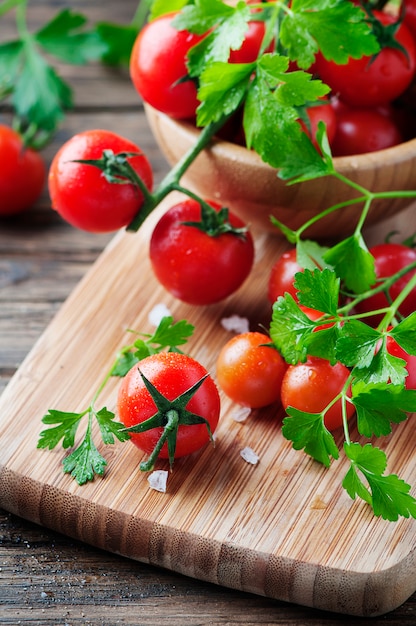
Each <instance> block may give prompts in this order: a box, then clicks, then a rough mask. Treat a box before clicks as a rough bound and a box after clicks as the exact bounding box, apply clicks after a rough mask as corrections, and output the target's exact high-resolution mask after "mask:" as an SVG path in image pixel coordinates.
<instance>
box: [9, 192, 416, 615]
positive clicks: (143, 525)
mask: <svg viewBox="0 0 416 626" xmlns="http://www.w3.org/2000/svg"><path fill="white" fill-rule="evenodd" d="M171 202H172V200H171V199H170V198H168V199H167V200H166V201H165V202H164V203H162V205H161V206H160V207H159V208H158V210H157V211H156V212H155V213H154V214H153V215H152V216H151V217H150V218H149V219H148V220H147V222H146V224H145V225H144V227H142V229H141V230H140V231H139V232H138V233H136V234H134V235H133V234H127V233H124V232H123V233H119V234H118V235H116V237H115V238H114V239H113V241H112V242H111V243H110V245H109V246H108V247H107V248H106V250H105V251H104V252H103V254H102V255H101V257H100V258H99V259H98V261H97V262H96V263H95V265H94V266H93V267H92V269H91V270H90V271H89V273H88V274H87V275H86V276H85V278H84V279H83V280H82V281H81V282H80V284H79V285H78V287H77V288H76V289H75V291H74V292H73V293H72V295H71V296H70V297H69V299H68V300H67V302H66V303H65V304H64V305H63V307H62V308H61V310H60V311H59V313H58V314H57V316H56V317H55V319H54V320H53V321H52V323H51V324H50V326H49V327H48V329H47V330H46V331H45V333H44V334H43V336H42V337H41V338H40V340H39V341H38V342H37V344H36V345H35V346H34V348H33V349H32V351H31V353H30V354H29V355H28V357H27V358H26V360H25V361H24V363H23V364H22V366H21V367H20V369H19V370H18V372H17V373H16V375H15V376H14V378H13V379H12V381H11V382H10V384H9V385H8V387H7V388H6V390H5V392H4V394H3V395H2V397H1V398H0V507H3V508H4V509H6V510H8V511H10V512H12V513H15V514H17V515H20V516H22V517H24V518H26V519H28V520H31V521H33V522H36V523H39V524H42V525H44V526H46V527H49V528H51V529H54V530H57V531H59V532H62V533H65V534H67V535H69V536H71V537H74V538H76V539H79V540H81V541H84V542H86V543H90V544H92V545H94V546H97V547H99V548H103V549H105V550H109V551H112V552H115V553H118V554H121V555H124V556H126V557H130V558H132V559H137V560H140V561H143V562H146V563H152V564H155V565H158V566H162V567H166V568H168V569H171V570H173V571H176V572H179V573H182V574H186V575H188V576H191V577H194V578H198V579H200V580H205V581H209V582H213V583H217V584H220V585H224V586H228V587H231V588H234V589H239V590H243V591H248V592H253V593H257V594H261V595H266V596H269V597H272V598H276V599H279V600H286V601H290V602H294V603H298V604H303V605H307V606H311V607H316V608H320V609H325V610H329V611H337V612H341V613H347V614H351V615H365V616H369V615H380V614H383V613H386V612H388V611H390V610H393V609H394V608H396V607H397V606H399V605H400V604H401V603H402V602H404V601H405V600H406V599H407V598H408V597H409V596H410V595H411V594H412V593H413V592H414V591H415V589H416V520H406V519H402V520H400V521H398V522H397V523H391V522H386V521H384V520H381V519H376V518H374V517H373V515H372V513H371V511H370V509H369V508H368V507H367V505H365V504H363V503H361V502H353V501H352V500H350V498H349V497H348V495H347V494H346V493H345V492H344V490H343V489H342V487H341V480H342V478H343V476H344V475H345V473H346V471H347V465H346V464H345V462H344V461H343V460H340V461H337V462H335V463H334V464H333V465H332V467H331V468H330V469H329V470H327V469H325V468H323V467H321V466H320V465H319V464H318V463H316V462H314V461H313V460H311V459H310V458H308V457H307V456H305V455H304V453H303V452H296V451H294V450H293V449H292V448H291V445H290V443H289V442H287V441H286V440H285V439H284V438H283V437H282V435H281V431H280V426H281V419H282V417H283V413H282V410H281V409H278V408H276V407H272V408H268V409H265V410H262V411H253V412H252V413H251V415H250V416H249V417H248V418H247V419H246V420H245V421H244V422H239V421H237V420H236V419H235V417H236V415H235V414H236V406H235V405H233V404H232V403H231V402H230V401H228V400H227V399H226V398H225V397H224V396H221V397H222V417H221V422H220V425H219V427H218V429H217V433H216V445H215V447H213V446H211V445H208V446H207V447H206V448H205V449H204V450H203V451H202V452H200V453H196V454H194V455H192V456H191V457H188V458H186V459H179V460H177V461H176V462H175V465H174V469H173V472H172V473H171V474H170V475H169V479H168V487H167V492H166V493H161V492H158V491H155V490H152V489H150V488H149V484H148V480H147V475H146V474H143V473H142V472H141V471H140V469H139V464H140V461H141V460H142V458H143V457H142V454H141V453H140V452H139V451H138V450H137V448H135V447H134V446H133V445H132V444H131V443H129V442H127V443H124V444H121V443H117V444H116V445H114V446H102V445H101V446H99V449H100V451H101V452H102V453H103V454H104V456H105V457H106V458H107V460H108V468H107V471H106V473H105V476H104V477H103V478H98V479H95V480H94V482H92V483H89V484H87V485H84V486H78V485H77V484H76V483H75V481H74V480H73V479H72V478H71V477H70V476H68V475H64V474H63V473H62V471H61V463H62V458H63V455H64V451H63V450H62V448H59V449H56V450H53V451H48V450H38V449H37V448H36V444H37V440H38V436H39V432H40V431H41V430H42V428H44V426H43V425H42V424H41V418H42V416H43V415H44V414H45V413H46V412H47V411H48V409H53V408H54V409H59V410H66V411H76V410H81V409H83V408H85V407H86V406H88V404H89V403H90V400H91V398H92V394H93V393H94V391H95V390H96V389H97V387H98V385H99V383H100V382H101V380H102V379H103V377H104V375H105V374H106V372H107V370H108V369H109V367H110V365H111V363H112V362H113V360H114V357H115V354H116V352H117V350H118V349H119V348H120V347H122V346H123V345H126V344H127V343H130V340H131V335H129V334H128V332H127V329H129V328H130V329H135V330H137V331H139V332H144V333H148V332H152V330H153V327H152V326H151V324H150V322H149V319H148V315H149V312H150V311H151V310H152V309H153V307H154V306H155V305H156V304H158V303H163V304H165V305H166V306H167V307H168V308H169V309H170V311H171V312H172V315H173V317H174V319H175V321H178V320H179V319H187V320H188V321H189V322H191V323H192V324H194V325H195V329H196V330H195V334H194V337H193V338H192V339H191V341H190V342H189V344H188V345H187V351H188V353H189V354H190V355H191V356H193V357H195V358H197V359H198V360H200V361H201V362H202V363H203V364H204V365H205V367H206V368H207V369H208V370H210V371H211V372H212V373H213V374H214V376H215V361H216V355H217V354H218V351H219V349H220V348H221V346H222V345H223V344H224V343H225V342H226V341H227V340H228V339H229V338H230V337H231V336H232V334H231V333H230V331H227V330H225V329H224V328H223V326H222V325H221V319H222V318H224V317H229V316H231V315H234V314H238V315H240V316H243V317H247V318H248V319H249V321H250V328H251V330H256V329H258V328H259V324H264V325H266V326H267V325H268V323H269V320H270V312H271V310H270V305H269V304H268V302H267V298H266V285H267V278H268V270H269V268H270V265H271V263H272V262H273V260H274V259H275V258H277V256H278V255H279V254H280V253H281V252H282V250H283V249H284V248H285V247H286V244H285V243H284V242H283V241H282V240H280V239H278V238H273V237H270V236H266V235H264V234H257V235H256V249H257V257H256V264H255V268H254V271H253V274H252V276H251V277H250V278H249V280H248V281H247V282H246V284H245V285H244V286H243V287H242V288H241V289H240V290H239V292H238V293H237V294H235V295H234V296H232V297H231V298H229V299H228V300H226V301H225V302H223V303H220V304H218V305H213V306H210V307H204V308H197V307H191V306H188V305H185V304H183V303H181V302H179V301H177V300H174V299H173V298H172V297H171V296H169V295H168V294H167V293H166V292H165V291H164V289H163V288H162V287H160V286H159V285H158V284H157V283H156V281H155V279H154V278H153V275H152V272H151V268H150V266H149V262H148V258H147V247H148V240H149V234H150V232H151V229H152V227H153V224H154V222H155V220H156V219H157V217H158V215H159V214H160V213H161V212H162V211H163V210H164V209H166V207H167V206H169V205H170V204H171ZM117 387H118V381H117V380H114V381H111V384H110V385H109V386H108V387H107V388H106V390H105V393H104V394H103V395H102V397H101V400H102V403H101V405H102V406H104V405H106V406H108V408H110V409H114V408H115V401H116V395H117ZM413 419H414V418H413ZM414 445H415V429H414V421H412V420H411V419H410V420H408V421H407V422H406V423H405V424H402V425H400V426H398V427H397V428H396V429H395V432H394V436H392V437H387V438H386V439H385V441H384V442H383V448H384V449H385V450H386V452H387V454H388V457H389V459H390V466H389V471H392V472H395V473H398V474H399V475H400V476H401V477H402V478H403V479H405V480H406V481H407V482H409V483H410V484H412V485H416V463H415V459H414ZM246 446H249V447H251V448H252V449H253V450H254V451H255V452H256V454H257V455H258V456H259V462H258V464H257V465H251V464H249V463H247V462H246V461H245V460H243V458H242V457H241V455H240V451H241V450H242V449H243V448H245V447H246ZM159 468H160V469H167V466H166V464H165V463H164V462H161V463H160V464H159Z"/></svg>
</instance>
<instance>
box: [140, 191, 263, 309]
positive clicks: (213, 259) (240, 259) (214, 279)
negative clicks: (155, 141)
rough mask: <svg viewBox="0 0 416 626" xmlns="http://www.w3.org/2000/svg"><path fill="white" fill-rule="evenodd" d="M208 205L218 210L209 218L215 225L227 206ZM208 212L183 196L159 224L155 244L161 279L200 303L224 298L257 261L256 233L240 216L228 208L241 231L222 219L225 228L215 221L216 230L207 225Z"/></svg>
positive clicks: (173, 290) (153, 253) (153, 254)
mask: <svg viewBox="0 0 416 626" xmlns="http://www.w3.org/2000/svg"><path fill="white" fill-rule="evenodd" d="M207 205H208V206H209V207H211V211H212V215H211V216H210V217H208V220H207V221H208V222H209V226H214V223H213V222H214V221H215V220H216V219H217V218H218V219H220V216H221V215H222V213H221V207H220V206H219V205H218V204H217V203H214V202H209V203H207ZM203 215H204V209H203V208H202V206H201V204H200V203H199V202H197V201H196V200H193V199H190V198H188V199H185V200H182V201H181V202H178V203H177V204H175V205H174V206H172V207H171V208H170V209H169V210H168V211H167V212H166V213H165V214H164V215H162V217H161V219H160V220H159V222H158V223H157V224H156V227H155V229H154V231H153V234H152V237H151V240H150V250H149V253H150V260H151V263H152V267H153V270H154V272H155V275H156V277H157V279H158V280H159V282H160V283H161V284H162V285H163V286H164V287H165V289H167V290H168V291H169V292H170V293H172V294H173V295H174V296H175V297H176V298H178V299H179V300H182V301H184V302H187V303H189V304H196V305H204V304H212V303H214V302H219V301H220V300H222V299H224V298H226V297H227V296H229V295H230V294H232V293H233V292H234V291H236V290H237V289H238V288H239V287H240V286H241V285H242V283H243V282H244V280H245V279H246V278H247V276H248V274H249V273H250V270H251V268H252V265H253V261H254V244H253V238H252V236H251V233H250V232H249V231H246V230H245V227H244V223H243V222H242V221H241V220H240V218H239V217H237V216H235V215H233V214H232V213H231V212H230V213H228V222H229V224H230V226H231V228H232V229H233V230H234V231H236V232H232V231H231V232H228V231H227V230H226V231H225V232H224V231H223V230H222V226H221V219H220V221H219V231H218V232H217V230H216V225H215V227H214V228H213V232H212V234H211V233H210V232H205V230H204V223H203V221H201V220H203ZM240 231H241V232H240Z"/></svg>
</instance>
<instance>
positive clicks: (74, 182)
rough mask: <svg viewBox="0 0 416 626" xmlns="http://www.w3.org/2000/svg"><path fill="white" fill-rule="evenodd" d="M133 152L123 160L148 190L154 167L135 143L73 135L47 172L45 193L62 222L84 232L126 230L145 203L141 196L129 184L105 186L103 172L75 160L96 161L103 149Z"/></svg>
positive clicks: (98, 133) (103, 133) (93, 133)
mask: <svg viewBox="0 0 416 626" xmlns="http://www.w3.org/2000/svg"><path fill="white" fill-rule="evenodd" d="M108 150H109V151H112V152H113V153H114V154H115V155H116V154H119V153H134V154H137V156H128V157H126V158H127V161H128V163H129V164H130V165H131V167H132V168H133V169H134V170H135V172H136V173H137V174H138V176H139V177H140V178H141V179H142V181H143V183H144V184H145V186H146V187H147V188H148V189H149V190H150V189H151V188H152V185H153V171H152V167H151V165H150V163H149V161H148V159H147V157H146V155H145V154H143V152H142V151H141V149H140V148H139V147H138V146H136V145H135V144H134V143H133V142H131V141H129V140H128V139H125V138H124V137H121V136H120V135H117V134H115V133H113V132H110V131H108V130H88V131H85V132H81V133H78V134H76V135H74V136H73V137H72V138H71V139H69V141H67V142H66V143H65V144H64V145H63V146H62V147H61V148H60V149H59V150H58V152H57V153H56V155H55V157H54V158H53V160H52V163H51V167H50V170H49V179H48V183H49V193H50V197H51V201H52V208H54V209H55V210H56V211H57V212H58V213H59V214H60V215H61V216H62V217H63V219H64V220H66V221H67V222H69V223H70V224H72V226H75V227H76V228H80V229H82V230H86V231H91V232H95V233H100V232H101V233H104V232H112V231H115V230H118V229H119V228H122V227H123V226H127V225H128V224H129V223H130V221H131V220H132V219H133V217H134V216H135V215H136V214H137V213H138V211H139V210H140V208H141V206H142V204H143V199H144V198H143V193H142V191H141V190H140V189H139V187H138V186H136V185H134V184H133V183H125V181H124V182H123V183H120V182H109V180H107V178H106V177H105V175H104V173H103V171H101V170H100V169H99V168H98V167H95V166H94V165H91V164H87V163H77V162H76V161H78V160H94V161H95V160H99V159H101V158H102V157H103V153H104V151H108Z"/></svg>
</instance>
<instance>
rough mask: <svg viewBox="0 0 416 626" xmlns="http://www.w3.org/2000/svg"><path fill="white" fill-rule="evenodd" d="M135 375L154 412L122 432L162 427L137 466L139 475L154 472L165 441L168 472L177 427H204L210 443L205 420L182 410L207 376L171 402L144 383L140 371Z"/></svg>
mask: <svg viewBox="0 0 416 626" xmlns="http://www.w3.org/2000/svg"><path fill="white" fill-rule="evenodd" d="M139 373H140V376H141V378H142V380H143V383H144V385H145V387H146V389H147V390H148V392H149V393H150V395H151V397H152V400H153V401H154V403H155V405H156V408H157V412H156V413H155V414H154V415H152V417H149V418H148V419H146V420H144V421H143V422H140V423H139V424H136V425H134V426H130V427H129V428H126V429H123V430H125V432H128V433H143V432H145V431H147V430H151V429H152V428H163V431H162V434H161V436H160V438H159V440H158V441H157V443H156V445H155V447H154V449H153V451H152V453H151V454H150V455H149V457H148V459H147V460H146V461H142V463H140V469H141V470H142V471H143V472H150V471H152V470H153V469H154V466H155V463H156V461H157V459H158V456H159V453H160V451H161V449H162V446H163V444H164V443H165V442H166V444H167V447H168V455H169V465H170V469H172V467H173V462H174V458H175V450H176V441H177V434H178V429H179V426H193V425H196V424H205V425H206V427H207V430H208V434H209V437H210V440H211V442H213V437H212V432H211V427H210V425H209V422H208V420H206V419H205V418H204V417H202V416H201V415H197V414H196V413H192V412H191V411H188V410H187V409H186V406H187V404H188V402H189V401H190V400H191V398H192V397H193V396H194V395H195V393H196V392H197V391H198V389H199V388H200V387H201V385H202V384H203V382H204V381H205V379H206V378H207V376H208V374H206V375H205V376H203V377H202V378H200V380H198V381H197V382H196V383H195V384H194V385H192V386H191V387H190V388H189V389H187V390H186V391H184V392H183V393H181V394H180V395H179V396H177V397H176V398H175V399H174V400H169V399H168V398H166V396H164V395H163V394H162V393H161V392H160V391H159V390H158V389H157V388H156V387H155V386H154V385H153V383H151V382H150V380H148V378H146V376H145V375H144V374H143V372H141V371H140V368H139Z"/></svg>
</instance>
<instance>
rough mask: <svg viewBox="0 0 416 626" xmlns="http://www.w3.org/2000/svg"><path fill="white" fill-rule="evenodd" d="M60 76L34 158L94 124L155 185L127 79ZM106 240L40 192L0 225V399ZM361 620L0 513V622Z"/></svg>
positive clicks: (394, 616) (108, 9) (93, 10)
mask: <svg viewBox="0 0 416 626" xmlns="http://www.w3.org/2000/svg"><path fill="white" fill-rule="evenodd" d="M32 4H33V7H31V8H30V9H29V15H30V19H31V25H33V26H37V25H40V24H42V23H44V21H45V19H46V18H47V17H50V16H51V15H52V14H53V13H52V10H51V9H50V7H52V5H53V4H55V3H53V2H46V1H42V2H41V1H40V0H38V1H37V2H36V3H32ZM48 5H50V7H48ZM67 5H69V6H71V7H73V8H76V9H79V10H81V11H83V12H85V13H87V14H88V15H89V16H91V18H92V19H94V20H105V19H113V20H115V19H116V20H118V21H120V22H122V21H124V22H127V21H128V20H129V19H130V18H131V16H132V15H133V12H134V9H135V6H136V3H135V2H134V1H133V0H132V1H130V0H129V1H124V2H122V3H117V8H116V9H115V8H113V3H112V2H110V1H105V0H101V2H99V3H96V2H93V1H91V0H89V1H86V0H84V1H83V2H75V1H74V2H69V3H67ZM48 8H49V12H48ZM11 18H12V15H11V16H10V18H9V17H6V18H4V19H3V20H2V22H1V29H0V33H1V35H0V37H1V39H0V41H3V40H6V39H7V38H8V37H9V36H10V37H11V36H12V34H13V29H14V26H13V20H12V19H11ZM3 38H4V39H3ZM60 71H61V72H62V75H63V76H65V78H66V79H67V80H68V81H70V83H71V84H72V86H73V88H74V90H75V101H76V107H75V110H74V111H73V112H71V113H70V114H68V115H67V117H66V119H65V121H64V123H63V124H62V126H61V128H60V130H59V132H58V133H57V135H56V137H55V139H54V141H53V142H52V143H51V144H50V145H49V146H48V147H47V148H46V149H45V150H44V156H45V159H46V161H47V162H50V159H51V158H52V156H53V154H54V153H55V152H56V150H57V148H58V147H59V146H60V145H61V144H62V143H63V142H64V141H65V140H66V139H67V138H69V137H70V136H71V135H72V134H73V133H75V132H78V131H80V130H84V129H88V128H98V127H102V128H107V129H110V130H113V131H116V132H119V133H120V134H122V135H125V136H126V137H129V138H130V139H132V140H133V141H136V142H137V143H138V144H139V145H140V146H141V147H142V148H143V149H144V150H145V152H146V153H147V154H148V156H149V158H150V160H151V162H152V165H153V167H154V170H155V175H156V180H160V178H161V176H162V175H163V174H164V173H165V172H166V171H167V165H166V163H165V161H164V159H163V156H162V155H161V154H160V152H159V150H158V148H157V147H156V145H155V143H154V140H153V138H152V136H151V134H150V132H149V129H148V126H147V123H146V120H145V117H144V113H143V109H142V107H141V103H140V101H139V98H138V96H137V94H136V93H135V91H134V90H133V88H132V86H131V84H130V81H129V79H128V76H127V73H126V72H122V71H115V70H111V69H104V68H102V67H100V66H96V65H90V66H87V67H83V68H79V67H68V66H65V67H62V68H61V69H60ZM9 121H10V111H9V110H8V109H7V108H6V107H3V109H1V108H0V123H5V122H9ZM402 219H406V218H402ZM111 238H112V236H111V235H100V236H96V235H90V234H87V233H83V232H80V231H77V230H75V229H73V228H71V227H70V226H68V225H66V224H65V223H63V222H62V221H61V219H60V218H59V217H58V216H57V215H56V214H55V213H54V212H53V211H51V210H50V206H49V198H48V194H47V191H46V189H45V191H44V194H43V196H42V198H41V200H40V201H39V202H38V203H37V205H36V206H35V207H34V208H33V209H32V210H31V211H29V212H27V213H26V214H24V215H21V216H19V217H16V218H15V219H8V220H1V221H0V393H1V391H2V390H3V389H4V387H5V386H6V385H7V383H8V381H9V379H10V378H11V377H12V376H13V374H14V372H15V371H16V369H17V368H18V366H19V364H20V363H21V362H22V360H23V358H24V357H25V355H26V354H27V353H28V351H29V350H30V348H31V347H32V345H33V344H34V342H35V341H36V339H37V338H38V337H39V336H40V334H41V333H42V332H43V330H44V329H45V328H46V327H47V325H48V323H49V322H50V320H51V319H52V317H53V316H54V314H55V313H56V311H57V310H58V309H59V307H60V305H61V304H62V302H63V301H64V300H65V299H66V297H67V296H68V295H69V293H70V292H71V291H72V289H73V288H74V286H75V285H76V284H77V283H78V281H79V280H80V278H81V277H82V276H83V275H84V274H85V273H86V271H87V269H88V268H89V267H90V266H91V264H92V263H93V261H94V260H95V259H96V258H97V256H98V255H99V254H100V252H101V250H102V249H103V247H104V246H105V245H106V244H107V242H108V241H109V240H110V239H111ZM367 621H368V620H364V619H360V618H352V617H350V616H342V615H335V614H330V613H324V612H320V611H317V610H311V609H307V608H304V607H300V606H295V605H290V604H286V603H283V602H278V601H273V600H269V599H265V598H262V597H258V596H254V595H250V594H245V593H241V592H237V591H233V590H229V589H225V588H222V587H216V586H214V585H210V584H206V583H202V582H199V581H197V580H193V579H189V578H186V577H183V576H180V575H176V574H173V573H170V572H167V571H165V570H161V569H158V568H155V567H152V566H149V565H145V564H141V563H138V562H135V561H131V560H128V559H125V558H122V557H118V556H115V555H113V554H110V553H107V552H103V551H100V550H97V549H95V548H92V547H90V546H88V545H85V544H82V543H79V542H76V541H74V540H72V539H68V538H67V537H64V536H62V535H59V534H57V533H54V532H52V531H49V530H47V529H44V528H41V527H38V526H37V525H35V524H32V523H29V522H27V521H25V520H22V519H20V518H18V517H16V516H14V515H11V514H9V513H7V512H6V511H0V623H1V624H20V623H30V624H42V625H44V624H70V625H73V624H118V623H122V624H136V625H138V624H152V625H156V624H160V625H162V624H170V625H173V624H177V625H178V626H179V625H181V626H182V625H183V624H184V623H187V624H189V626H191V625H193V624H206V625H208V624H209V625H210V626H214V625H220V624H224V625H225V624H281V625H289V624H290V625H295V624H296V625H299V626H300V625H304V624H311V625H312V624H315V625H317V626H319V625H324V624H325V625H326V626H334V625H335V624H341V623H343V624H351V623H354V624H357V625H359V624H364V623H367ZM415 623H416V595H413V596H412V597H411V598H410V599H409V600H408V601H407V602H406V603H405V604H404V605H402V606H401V607H400V608H398V609H397V610H395V611H394V612H392V613H390V614H388V615H385V616H383V617H380V618H376V619H373V620H372V624H374V625H375V626H376V625H377V626H378V625H381V624H391V625H397V626H398V625H399V624H400V626H405V625H406V624H408V625H409V626H410V625H414V624H415Z"/></svg>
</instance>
